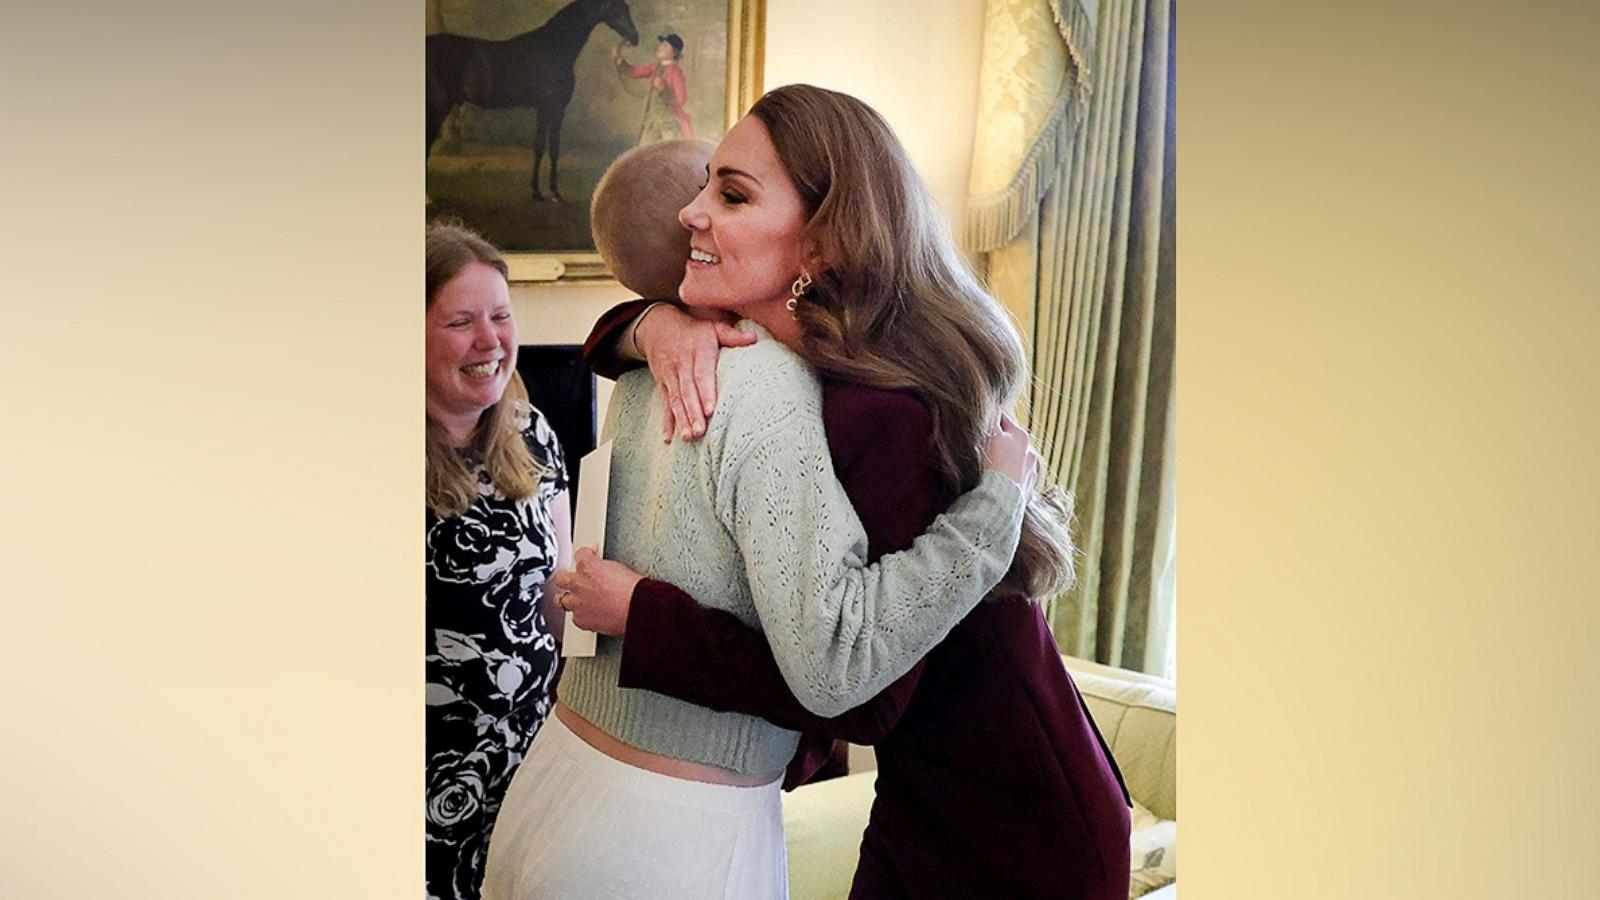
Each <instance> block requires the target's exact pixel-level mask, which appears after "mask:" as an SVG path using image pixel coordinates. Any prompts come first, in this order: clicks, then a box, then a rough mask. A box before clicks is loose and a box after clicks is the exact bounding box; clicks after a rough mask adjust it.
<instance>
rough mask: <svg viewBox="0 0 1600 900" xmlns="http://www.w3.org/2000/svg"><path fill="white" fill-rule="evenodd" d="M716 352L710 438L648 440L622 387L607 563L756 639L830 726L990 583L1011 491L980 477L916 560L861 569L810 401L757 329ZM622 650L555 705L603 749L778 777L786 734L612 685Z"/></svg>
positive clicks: (652, 395) (1011, 529) (854, 530)
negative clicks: (749, 630) (752, 336)
mask: <svg viewBox="0 0 1600 900" xmlns="http://www.w3.org/2000/svg"><path fill="white" fill-rule="evenodd" d="M740 328H742V329H744V330H747V331H754V332H756V333H757V334H758V335H759V336H760V338H761V340H760V341H758V342H757V343H756V344H754V345H753V346H751V347H748V348H743V349H733V350H726V351H724V352H723V353H722V357H721V360H720V361H719V363H718V365H717V389H718V400H717V409H716V413H715V415H713V416H712V417H711V419H710V420H709V421H708V423H707V429H706V435H705V437H704V438H702V439H701V440H699V441H696V442H693V443H683V442H681V441H678V442H674V443H672V444H670V445H668V444H663V443H662V440H661V433H662V430H661V416H662V410H661V404H660V402H659V401H658V400H657V395H656V389H655V382H654V381H653V380H652V379H651V377H650V374H649V372H648V371H643V370H641V371H638V372H633V373H630V374H628V375H626V376H624V377H623V378H622V380H621V381H619V382H618V383H617V386H616V390H615V391H614V392H613V393H612V396H611V409H610V413H609V415H608V416H607V420H606V426H605V432H606V433H607V434H609V436H611V437H612V438H614V439H615V441H616V444H615V447H614V448H613V451H612V461H611V497H610V505H609V508H608V512H607V519H606V555H607V556H608V557H610V558H611V559H615V560H617V561H619V562H622V563H624V564H626V565H628V566H630V567H631V568H633V569H635V570H636V571H639V572H642V573H644V574H646V575H649V576H651V577H652V578H658V579H661V580H663V581H667V582H671V583H672V584H675V585H677V586H678V587H680V588H682V589H683V590H685V591H687V592H688V593H689V594H690V595H691V596H693V597H694V598H696V599H697V600H699V601H700V603H701V604H703V605H705V606H708V607H715V608H718V609H725V610H728V611H729V612H732V613H733V614H735V615H737V616H739V617H740V618H741V619H743V620H744V621H745V622H747V623H749V624H750V625H752V626H755V627H758V628H760V629H762V630H763V631H764V632H765V633H766V636H767V641H768V643H770V644H771V646H772V651H773V655H774V657H775V658H776V659H777V662H778V667H779V669H780V670H781V671H782V672H783V675H784V679H785V680H786V681H788V683H789V686H790V688H791V689H793V690H794V694H795V697H796V698H797V699H799V700H800V702H801V703H803V704H805V706H806V707H807V708H809V709H811V710H812V711H813V712H815V713H817V714H819V715H824V716H831V715H837V714H839V713H841V712H844V711H845V710H848V709H851V708H853V707H855V706H858V705H860V704H861V703H862V702H864V701H866V700H867V699H869V698H871V697H872V696H873V695H875V694H877V693H878V692H879V691H881V690H882V689H883V688H885V687H887V686H888V685H889V683H890V682H892V681H894V680H895V679H896V678H899V677H900V676H901V675H903V674H905V673H906V671H907V670H909V669H910V668H911V666H913V665H914V664H915V663H916V661H917V660H918V659H920V658H922V656H923V655H924V654H925V653H927V652H928V650H930V649H932V648H933V646H934V645H935V644H937V643H938V642H939V641H940V640H942V639H943V638H944V636H945V635H946V634H947V633H949V631H950V629H951V628H953V627H954V626H955V625H956V623H957V622H959V621H960V620H961V619H962V617H963V616H965V615H966V613H967V612H968V611H970V610H971V609H972V608H973V606H975V605H976V604H977V603H978V601H979V600H981V599H982V598H983V596H984V595H985V594H986V593H988V591H989V590H990V589H991V588H993V587H994V586H995V585H996V584H998V583H999V581H1000V578H1001V577H1002V576H1003V575H1004V574H1005V572H1006V570H1007V569H1008V568H1009V567H1010V564H1011V557H1012V555H1013V554H1014V553H1015V552H1016V546H1017V539H1018V536H1019V534H1020V532H1021V528H1022V508H1023V502H1022V496H1021V491H1019V490H1018V489H1017V486H1016V484H1015V483H1013V482H1012V481H1011V480H1010V479H1008V478H1006V477H1005V476H1004V475H1000V474H998V473H996V472H992V471H991V472H986V473H984V476H983V479H982V480H981V481H980V482H979V484H978V486H977V487H976V488H974V489H973V490H972V491H970V492H968V493H966V494H964V495H962V496H961V497H960V498H959V499H957V501H956V502H955V503H954V504H953V505H952V506H951V507H950V509H949V510H948V511H946V512H945V513H944V514H943V515H941V516H940V517H939V518H938V519H937V520H936V521H935V522H934V524H933V525H932V526H931V527H930V528H929V530H928V532H927V533H926V534H924V535H923V536H921V537H919V538H918V539H917V541H916V542H915V543H914V544H913V545H912V546H911V548H909V549H907V550H905V551H902V552H900V553H894V554H889V555H887V556H884V557H882V558H881V559H879V561H878V562H877V563H876V564H873V565H870V566H869V565H867V564H866V563H865V558H866V555H867V537H866V533H865V531H863V529H862V526H861V522H860V520H859V519H858V518H857V517H856V514H855V510H854V509H853V508H852V507H851V506H850V502H849V500H848V498H847V497H846V496H845V492H844V488H843V487H842V486H841V485H840V484H839V481H838V479H837V478H836V477H835V476H834V473H833V463H832V460H831V459H830V457H829V456H828V442H827V435H826V434H825V433H824V431H823V424H822V388H821V384H820V383H819V382H818V380H817V378H816V376H815V375H814V374H813V373H812V372H811V370H810V368H809V367H808V366H807V365H806V364H805V363H804V362H803V361H802V360H801V359H800V358H799V357H798V356H796V355H795V354H794V353H793V352H792V351H790V350H789V349H788V348H786V347H784V346H783V345H782V344H781V343H779V342H778V341H776V340H774V339H773V338H772V337H771V336H770V335H769V334H767V332H766V331H765V330H763V329H762V328H760V326H757V325H755V324H754V323H751V322H743V323H741V324H740ZM621 642H622V639H620V638H607V637H601V638H600V640H599V646H598V649H597V652H596V654H595V656H594V657H592V658H574V659H569V660H568V661H567V668H566V672H565V673H564V674H563V675H562V678H561V683H560V685H559V687H558V693H559V695H560V697H561V700H562V701H563V702H565V703H566V704H567V705H569V706H571V707H572V708H573V709H574V710H575V711H576V712H577V713H578V714H579V715H581V716H583V717H584V718H585V719H588V720H589V721H591V722H593V723H594V724H596V725H598V726H599V727H600V728H602V729H604V730H605V731H606V732H608V733H609V734H611V735H613V736H614V737H616V738H618V739H620V740H622V741H624V742H626V743H629V744H632V745H634V746H636V747H642V748H644V749H646V750H651V751H654V752H656V753H661V754H664V755H667V756H671V757H675V758H678V759H687V760H693V761H695V762H701V763H708V764H711V765H715V766H721V767H723V768H727V769H731V770H734V771H736V772H740V773H744V774H757V773H775V772H777V771H779V770H781V769H782V768H783V767H784V765H785V764H787V763H788V761H789V757H790V756H791V755H793V753H794V749H795V743H796V740H797V735H796V734H795V733H794V732H792V731H788V730H786V729H782V728H779V727H777V726H775V725H772V724H771V723H769V722H766V721H765V720H763V719H758V718H755V717H753V716H746V715H741V714H738V713H721V712H714V711H712V710H709V709H705V708H704V707H700V706H695V705H693V704H689V703H684V702H683V701H681V700H676V699H673V698H671V697H666V696H663V695H661V694H657V693H654V692H652V691H644V690H624V689H622V688H618V687H617V672H618V668H619V666H620V663H621V657H622V643H621Z"/></svg>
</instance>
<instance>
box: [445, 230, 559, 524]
mask: <svg viewBox="0 0 1600 900" xmlns="http://www.w3.org/2000/svg"><path fill="white" fill-rule="evenodd" d="M426 260H427V263H426V269H427V282H428V302H427V307H425V308H430V307H432V306H433V300H434V298H435V297H436V296H438V294H439V289H440V288H442V287H444V286H445V284H446V283H447V282H449V281H450V279H452V278H454V277H456V275H458V274H460V272H461V270H462V269H465V268H466V267H467V266H468V265H470V264H471V263H474V262H481V263H484V264H486V265H489V266H493V267H494V268H495V269H496V270H498V271H499V272H500V275H501V277H506V276H507V275H508V273H509V270H508V269H507V268H506V261H505V258H504V257H502V256H501V255H500V251H499V250H496V249H495V248H494V245H493V244H490V243H489V242H488V241H486V240H484V239H483V238H481V237H479V236H478V235H477V234H476V233H474V232H472V231H471V230H469V229H467V228H465V227H463V226H461V225H456V224H450V223H435V224H432V225H429V226H428V240H427V255H426ZM531 415H532V406H531V405H530V404H529V403H528V389H527V387H526V386H524V385H523V383H522V378H521V376H519V375H518V374H517V373H516V372H515V371H512V373H511V379H510V381H508V382H507V383H506V389H505V393H503V394H502V395H501V396H500V402H498V403H496V404H495V405H493V406H491V407H489V408H488V409H486V410H484V411H483V415H482V416H480V417H479V418H478V427H477V428H475V429H473V432H472V437H471V438H470V439H469V441H468V443H467V447H466V448H464V449H465V450H467V452H468V453H469V454H471V455H472V456H475V457H477V458H478V459H481V460H482V461H483V467H484V469H485V470H486V471H487V472H488V473H489V480H490V481H491V482H492V483H493V484H494V486H495V489H496V490H498V491H499V492H500V494H501V495H502V496H505V497H507V498H510V499H513V500H521V499H523V498H525V497H531V496H532V495H533V492H534V490H536V489H537V488H538V486H539V475H540V474H541V473H542V472H543V471H544V467H543V466H542V465H540V463H539V461H538V460H536V459H535V458H534V456H533V453H532V452H531V451H529V450H528V444H527V442H526V441H524V440H523V438H522V430H523V429H524V428H526V427H527V425H528V421H529V416H531ZM427 435H428V436H427V442H428V474H427V496H428V508H429V509H430V510H432V511H433V513H434V514H435V515H437V516H440V517H444V518H448V517H450V516H459V515H461V514H462V513H464V512H466V511H467V508H468V507H470V506H471V505H472V501H473V499H474V498H476V497H477V496H478V480H477V478H476V477H475V476H474V475H473V473H472V469H471V468H470V467H469V466H468V464H467V459H466V458H465V457H464V456H463V454H462V452H461V450H458V449H457V448H455V447H452V446H450V443H449V441H448V440H447V438H446V436H445V432H444V428H443V427H442V426H440V425H439V423H438V422H435V421H434V420H433V417H432V416H428V429H427Z"/></svg>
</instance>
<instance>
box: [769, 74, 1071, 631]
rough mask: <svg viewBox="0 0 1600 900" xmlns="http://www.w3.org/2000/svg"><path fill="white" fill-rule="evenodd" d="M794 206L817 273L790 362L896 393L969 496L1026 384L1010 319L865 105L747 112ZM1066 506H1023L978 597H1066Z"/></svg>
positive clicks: (812, 93)
mask: <svg viewBox="0 0 1600 900" xmlns="http://www.w3.org/2000/svg"><path fill="white" fill-rule="evenodd" d="M750 115H752V116H754V117H756V118H757V119H759V120H760V121H761V123H762V124H763V125H765V126H766V129H767V133H768V134H769V135H770V136H771V138H772V143H773V146H774V147H775V148H776V149H777V152H778V159H779V160H780V161H781V162H782V163H783V167H784V169H785V170H786V171H787V172H788V174H789V177H790V178H791V179H792V180H793V182H794V185H795V187H796V189H798V190H799V192H800V197H801V199H802V200H803V201H804V203H805V208H806V212H807V213H808V219H807V222H806V225H805V228H804V230H803V232H802V240H803V241H804V243H805V245H806V248H807V251H808V255H810V256H812V257H814V258H817V259H819V260H821V261H822V262H821V264H820V265H819V269H820V270H819V271H817V272H813V273H811V274H812V277H813V278H814V284H813V287H812V289H811V291H810V292H809V293H808V294H807V295H806V296H805V297H804V298H802V302H800V303H799V305H798V307H797V309H796V310H795V316H796V318H797V319H798V320H799V323H800V326H801V328H802V334H803V336H802V345H801V355H802V356H804V357H805V359H806V360H807V361H808V362H810V363H811V364H812V365H813V366H815V367H816V368H817V369H818V370H819V371H821V372H825V373H828V374H831V375H834V376H837V377H840V378H844V379H847V380H849V381H854V382H858V383H861V384H867V385H871V386H873V387H880V388H889V389H908V390H910V391H912V392H913V393H915V394H916V395H917V396H918V397H920V398H921V399H922V400H923V402H924V403H926V404H927V406H928V409H929V411H930V412H931V414H932V419H933V446H934V452H935V455H936V459H937V461H938V467H939V471H940V473H941V475H942V476H943V478H944V479H945V481H946V484H947V486H948V487H950V488H952V489H954V490H956V491H958V492H964V491H967V490H970V489H971V488H972V487H973V486H975V485H976V484H977V482H978V479H979V478H980V477H981V476H982V474H983V447H984V444H985V443H986V442H987V439H988V435H989V432H990V431H991V429H992V428H993V427H994V426H995V424H996V423H997V422H998V420H999V417H1000V414H1001V412H1002V411H1003V410H1007V409H1010V408H1011V407H1012V405H1013V404H1014V403H1015V402H1016V399H1017V398H1018V396H1020V394H1021V391H1022V389H1023V387H1024V385H1025V384H1026V380H1027V378H1028V366H1027V355H1026V353H1025V352H1024V350H1023V346H1022V341H1021V338H1020V337H1019V336H1018V334H1017V330H1016V328H1015V326H1014V325H1013V324H1012V322H1011V318H1010V316H1009V315H1008V314H1007V313H1006V311H1005V309H1004V308H1003V307H1002V306H1001V305H1000V303H999V301H997V300H996V299H995V298H994V297H993V296H992V295H991V294H990V293H989V292H988V291H987V290H985V289H984V288H983V286H982V285H981V284H980V283H979V281H978V279H977V277H976V276H975V275H973V273H972V270H971V269H970V268H969V267H968V266H967V263H966V261H965V260H964V259H963V258H962V256H961V254H960V252H959V251H958V250H957V249H956V246H955V242H954V240H953V239H952V238H951V236H950V232H949V229H948V227H947V226H946V224H945V222H944V217H943V214H942V213H941V212H940V211H939V209H938V207H937V206H936V205H935V203H934V201H933V199H932V197H931V196H930V194H929V193H928V189H927V187H926V186H925V185H924V184H923V182H922V179H921V177H920V176H918V175H917V173H916V170H915V169H914V168H913V167H912V166H911V162H910V160H909V159H908V158H907V156H906V152H905V148H904V147H903V146H901V144H900V140H899V138H897V137H895V134H894V132H893V131H892V130H891V129H890V128H889V125H888V123H887V122H885V121H884V120H883V118H882V117H881V116H879V115H878V113H877V112H876V111H875V110H873V109H872V108H871V107H870V106H867V105H866V104H865V103H862V102H861V101H860V100H857V99H855V98H854V97H850V96H848V95H846V94H840V93H837V92H835V91H829V90H824V89H822V88H818V87H813V86H811V85H801V84H796V85H788V86H786V87H781V88H777V89H775V90H773V91H770V92H769V93H767V94H766V96H764V97H762V98H761V99H760V100H758V101H757V102H756V104H755V106H753V107H752V108H751V109H750ZM1071 515H1072V510H1071V498H1070V496H1069V495H1067V494H1066V493H1065V492H1063V491H1061V490H1060V488H1058V487H1056V486H1055V485H1052V484H1041V485H1039V486H1038V487H1037V488H1036V489H1035V492H1034V494H1033V496H1031V497H1029V498H1028V504H1027V508H1026V512H1025V513H1024V516H1023V524H1022V540H1021V542H1020V543H1019V544H1018V547H1017V554H1016V557H1015V558H1014V560H1013V561H1012V565H1011V569H1010V570H1009V571H1008V572H1007V573H1006V576H1005V578H1004V579H1002V580H1001V582H1000V584H999V585H998V586H997V587H996V588H995V590H994V592H993V593H992V594H991V595H990V596H991V598H1002V597H1015V596H1018V595H1021V596H1026V597H1028V598H1030V599H1033V600H1037V599H1039V598H1042V597H1047V596H1051V595H1054V594H1057V593H1059V592H1061V591H1063V590H1065V589H1066V588H1067V587H1069V586H1070V585H1071V584H1072V581H1073V578H1074V576H1075V570H1074V567H1073V547H1072V537H1071V534H1070V532H1069V530H1068V527H1069V524H1070V521H1071Z"/></svg>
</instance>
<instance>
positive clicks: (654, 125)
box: [611, 34, 694, 144]
mask: <svg viewBox="0 0 1600 900" xmlns="http://www.w3.org/2000/svg"><path fill="white" fill-rule="evenodd" d="M656 40H657V41H658V43H657V44H656V58H655V62H647V63H640V64H639V65H637V66H635V65H631V64H630V63H629V62H628V61H627V60H626V59H624V58H623V57H622V51H621V49H613V50H612V51H611V58H612V59H613V60H615V61H616V63H617V65H618V66H620V67H621V68H622V70H623V72H624V73H625V74H627V76H628V77H629V78H648V79H650V90H651V91H652V92H653V96H652V97H651V98H650V100H649V107H648V108H647V109H646V110H645V115H644V123H643V126H642V127H641V128H640V134H639V143H641V144H642V143H645V142H646V141H647V140H648V141H655V140H671V139H672V138H687V139H693V138H694V124H693V123H692V122H690V121H689V114H688V113H687V112H685V111H684V108H683V104H684V102H685V101H686V100H688V99H689V84H688V80H687V79H686V78H684V76H683V65H682V60H683V38H681V37H678V36H677V35H676V34H663V35H661V36H660V37H658V38H657V39H656ZM674 130H675V133H674Z"/></svg>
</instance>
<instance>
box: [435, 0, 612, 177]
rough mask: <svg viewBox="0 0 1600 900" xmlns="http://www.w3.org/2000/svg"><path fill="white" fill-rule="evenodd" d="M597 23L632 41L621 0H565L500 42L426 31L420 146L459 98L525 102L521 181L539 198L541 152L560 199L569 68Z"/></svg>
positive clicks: (490, 104)
mask: <svg viewBox="0 0 1600 900" xmlns="http://www.w3.org/2000/svg"><path fill="white" fill-rule="evenodd" d="M600 25H605V26H607V27H609V28H610V29H611V30H612V31H615V32H616V33H617V34H618V35H619V36H621V38H622V39H623V40H624V41H626V42H627V43H628V44H630V45H635V46H636V45H638V43H639V30H638V28H637V27H635V25H634V23H633V13H632V10H630V9H629V8H628V3H627V0H572V2H571V3H568V4H567V5H566V6H564V7H562V8H561V9H560V10H559V11H557V12H556V13H555V15H553V16H551V17H550V19H549V20H548V21H547V22H545V23H544V24H543V25H541V26H539V27H538V28H535V29H533V30H532V31H528V32H525V33H523V34H519V35H517V36H515V37H512V38H510V39H507V40H500V41H495V40H487V39H484V38H476V37H467V36H464V35H458V34H433V35H429V36H428V39H427V60H426V68H427V120H428V121H427V124H428V143H427V150H426V151H425V152H426V153H429V154H431V153H432V152H433V146H434V142H435V141H436V140H437V139H438V137H439V132H440V129H441V128H442V127H443V125H444V121H445V119H446V118H447V117H448V116H449V115H450V113H451V112H452V111H453V110H455V109H456V107H458V106H459V105H461V104H462V103H463V102H466V103H470V104H473V105H474V106H478V107H482V108H485V109H504V108H507V107H532V109H533V111H534V122H535V125H534V143H533V171H532V173H531V174H530V175H529V179H528V186H529V188H530V190H531V191H532V194H533V197H534V199H535V200H543V199H545V195H544V193H543V192H541V191H540V189H539V169H540V168H541V166H542V164H543V161H544V158H545V157H546V156H548V157H549V158H550V177H549V186H550V195H549V196H550V199H552V200H555V201H558V202H559V201H561V200H562V199H563V198H562V196H561V187H560V184H561V181H560V178H561V175H560V166H561V123H562V120H563V119H564V118H565V116H566V113H567V106H568V104H570V103H571V102H572V95H573V92H574V90H575V89H576V87H577V79H576V77H575V76H574V73H573V68H574V64H575V63H576V61H577V58H578V54H579V53H580V52H581V51H582V50H583V48H584V45H585V44H587V43H588V41H589V36H590V34H591V33H592V32H593V31H594V30H595V29H596V28H597V27H599V26H600Z"/></svg>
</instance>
